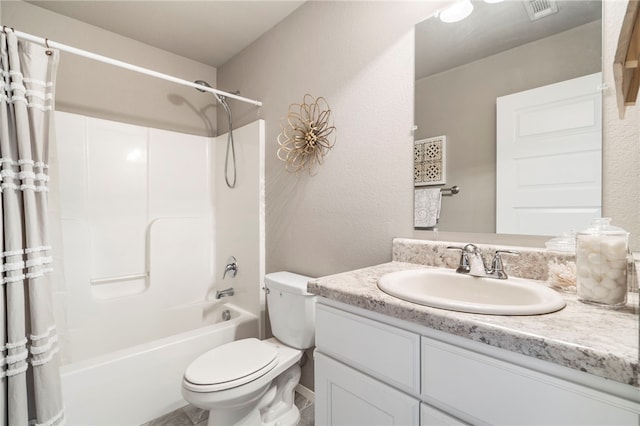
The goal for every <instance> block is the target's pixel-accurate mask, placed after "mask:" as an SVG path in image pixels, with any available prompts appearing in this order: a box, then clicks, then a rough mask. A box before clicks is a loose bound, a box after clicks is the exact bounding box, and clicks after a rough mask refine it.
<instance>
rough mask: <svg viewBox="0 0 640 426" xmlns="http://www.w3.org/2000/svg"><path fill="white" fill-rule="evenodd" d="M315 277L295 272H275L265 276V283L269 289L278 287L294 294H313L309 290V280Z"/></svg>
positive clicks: (277, 288)
mask: <svg viewBox="0 0 640 426" xmlns="http://www.w3.org/2000/svg"><path fill="white" fill-rule="evenodd" d="M312 279H313V278H311V277H307V276H304V275H299V274H294V273H293V272H286V271H282V272H273V273H271V274H267V275H265V276H264V285H265V287H267V288H268V289H276V290H280V291H286V292H288V293H294V294H304V295H312V294H311V293H309V292H307V282H308V281H309V280H312Z"/></svg>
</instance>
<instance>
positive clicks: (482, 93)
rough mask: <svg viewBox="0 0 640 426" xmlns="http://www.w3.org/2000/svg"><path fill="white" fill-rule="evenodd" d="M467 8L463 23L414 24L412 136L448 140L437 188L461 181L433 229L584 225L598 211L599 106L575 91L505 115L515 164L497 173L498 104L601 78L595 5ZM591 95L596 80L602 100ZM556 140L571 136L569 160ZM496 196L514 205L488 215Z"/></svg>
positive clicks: (547, 229) (536, 229) (550, 231)
mask: <svg viewBox="0 0 640 426" xmlns="http://www.w3.org/2000/svg"><path fill="white" fill-rule="evenodd" d="M472 3H473V5H474V10H473V12H472V13H471V15H470V16H468V17H467V18H465V19H464V20H462V21H459V22H456V23H444V22H442V21H440V20H439V19H438V18H437V17H432V18H429V19H428V20H426V21H424V22H422V23H420V24H418V25H417V26H416V31H415V34H416V85H415V122H416V125H417V130H416V132H415V135H414V138H415V139H416V140H418V139H426V138H429V137H433V136H437V135H446V137H447V143H448V155H447V165H446V166H447V182H446V185H448V186H451V185H454V184H455V185H458V186H459V187H460V193H459V194H457V195H455V196H452V197H443V198H442V206H441V212H440V219H439V223H438V226H437V229H439V230H442V231H455V232H481V233H495V232H499V233H510V234H532V235H557V234H559V233H560V232H562V231H569V229H571V228H573V229H580V228H581V227H582V222H585V223H584V225H585V227H586V225H587V224H588V223H589V221H590V218H591V217H592V216H598V217H599V216H600V203H601V199H600V184H601V172H600V159H599V158H600V157H599V156H600V144H601V142H600V141H601V108H600V107H599V106H598V105H596V104H593V103H590V102H591V101H590V100H589V101H585V99H584V97H583V98H580V99H578V101H577V103H575V104H571V103H567V101H566V100H562V99H559V98H558V99H555V100H553V101H551V102H552V103H551V104H546V105H544V106H537V107H536V106H529V107H528V108H529V109H528V110H526V111H528V112H527V114H522V112H523V111H525V109H523V108H524V107H521V106H520V107H516V110H515V112H514V111H513V110H512V111H510V112H509V113H508V114H511V116H510V119H509V125H508V126H510V129H511V130H508V131H510V132H511V135H517V136H518V138H515V139H516V141H515V142H514V143H515V144H516V146H517V147H518V153H516V154H514V155H516V156H515V157H513V156H512V157H511V158H510V161H512V162H514V161H515V162H516V163H519V166H518V167H519V168H518V169H517V170H515V171H514V170H512V169H509V167H511V166H506V169H507V170H511V171H510V173H509V174H504V172H498V171H497V170H499V169H501V167H500V166H502V169H505V167H504V165H503V164H502V161H503V159H504V158H505V157H504V155H502V154H501V155H499V154H498V152H497V148H496V140H497V137H498V133H499V132H498V129H497V124H496V122H497V99H498V98H502V97H506V96H508V95H512V94H515V93H519V92H523V91H529V90H531V89H535V88H540V87H543V86H548V85H552V84H559V83H560V82H565V81H568V80H571V81H573V80H574V79H577V78H578V77H583V76H587V75H592V74H595V73H599V72H600V71H601V68H602V50H601V49H602V48H601V45H602V43H601V40H602V20H601V17H602V4H601V2H599V1H558V2H557V9H558V11H557V12H556V13H553V14H550V15H548V16H545V17H542V18H539V19H536V20H531V18H530V16H529V14H528V13H527V9H526V8H525V6H524V4H523V3H522V2H516V1H505V2H502V3H496V4H488V3H485V2H484V1H477V2H476V1H473V2H472ZM592 78H594V77H592ZM595 78H599V77H595ZM590 81H592V80H590ZM553 87H555V86H553ZM599 91H600V88H599V84H595V85H594V87H593V89H592V93H590V94H589V95H588V96H590V97H591V98H593V97H596V98H599V97H601V94H600V92H599ZM552 92H556V91H554V90H552ZM574 97H575V96H574ZM583 101H585V102H583ZM572 105H573V106H572ZM589 106H590V107H591V109H589ZM518 108H520V109H518ZM536 108H537V109H536ZM551 110H553V112H552V113H550V111H551ZM545 112H546V115H545ZM577 113H581V114H582V115H580V116H576V115H575V114H577ZM565 114H566V115H565ZM536 118H537V119H538V120H539V121H538V122H536V121H535V119H536ZM527 126H529V127H527ZM594 132H595V133H596V134H595V135H594ZM560 137H564V138H565V139H568V140H569V142H567V141H566V140H565V142H567V143H568V145H567V146H569V145H570V146H571V148H570V149H571V152H572V153H571V155H570V156H569V157H567V156H565V157H563V155H565V154H567V153H568V151H566V150H567V149H569V148H566V147H564V148H559V146H560V142H559V139H558V138H560ZM594 137H595V138H597V140H595V139H594ZM581 142H584V143H581ZM563 143H564V142H563ZM568 164H571V165H572V166H574V169H568V168H567V165H568ZM498 173H500V174H498ZM514 186H515V187H516V189H517V190H516V192H513V187H514ZM560 186H562V188H560ZM505 187H508V188H507V189H505ZM587 187H589V191H591V192H590V193H589V194H587V195H585V194H586V192H585V191H586V189H585V188H587ZM508 190H511V191H512V192H511V193H508ZM545 193H546V194H545ZM594 194H595V195H594ZM505 196H506V197H507V198H511V199H512V201H513V202H511V204H510V205H509V207H508V209H509V213H508V214H507V213H505V211H504V210H503V209H502V208H501V210H500V212H499V213H497V207H496V203H500V204H501V205H505V201H504V198H505ZM559 201H562V203H559ZM505 214H506V216H508V220H507V221H506V222H505V220H504V218H505V217H506V216H505ZM497 221H499V222H500V223H499V224H498V226H496V223H497Z"/></svg>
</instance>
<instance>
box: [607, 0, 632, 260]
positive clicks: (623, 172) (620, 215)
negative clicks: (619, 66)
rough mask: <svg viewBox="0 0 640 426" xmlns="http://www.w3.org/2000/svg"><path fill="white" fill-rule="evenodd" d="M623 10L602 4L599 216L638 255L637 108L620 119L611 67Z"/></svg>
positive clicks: (614, 4)
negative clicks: (626, 235) (623, 234)
mask: <svg viewBox="0 0 640 426" xmlns="http://www.w3.org/2000/svg"><path fill="white" fill-rule="evenodd" d="M626 8H627V2H626V1H606V2H605V4H604V14H603V17H604V27H603V28H604V31H603V33H604V37H603V47H604V64H606V66H605V67H604V81H605V83H606V84H607V85H608V87H609V88H608V89H607V90H605V92H604V97H603V104H602V110H603V120H602V127H603V131H604V139H603V150H602V157H603V158H602V159H603V168H602V175H603V181H602V184H603V185H602V193H603V194H602V202H603V211H602V213H603V216H605V217H611V218H612V219H613V224H615V225H617V226H620V227H621V228H624V229H626V230H627V231H629V232H631V241H630V246H631V249H632V250H635V251H640V108H638V106H634V107H627V110H626V113H625V118H624V120H621V119H620V117H619V115H618V109H617V106H616V95H615V90H614V87H615V82H614V81H613V67H612V64H613V60H614V54H615V51H616V46H617V44H618V35H619V34H620V27H621V25H622V18H623V17H624V14H625V11H626Z"/></svg>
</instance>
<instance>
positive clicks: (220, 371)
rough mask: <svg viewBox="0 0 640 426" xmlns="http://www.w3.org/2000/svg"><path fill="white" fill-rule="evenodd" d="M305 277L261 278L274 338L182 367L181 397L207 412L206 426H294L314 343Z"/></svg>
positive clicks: (234, 345) (233, 345) (223, 349)
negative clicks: (306, 356)
mask: <svg viewBox="0 0 640 426" xmlns="http://www.w3.org/2000/svg"><path fill="white" fill-rule="evenodd" d="M310 279H311V278H309V277H305V276H303V275H298V274H294V273H291V272H275V273H272V274H267V275H266V276H265V278H264V283H265V291H266V293H267V306H268V308H269V309H268V310H269V320H270V321H271V330H272V332H273V335H274V336H275V337H273V338H270V339H267V340H258V339H254V338H250V339H242V340H236V341H234V342H230V343H227V344H224V345H222V346H219V347H217V348H215V349H212V350H210V351H209V352H206V353H204V354H202V355H200V356H199V357H198V358H196V359H195V360H194V361H193V362H192V363H191V364H189V366H188V367H187V368H186V370H185V372H184V376H183V380H182V396H183V397H184V399H185V400H186V401H187V402H189V403H191V404H193V405H195V406H196V407H199V408H202V409H206V410H209V423H208V425H209V426H219V425H224V426H227V425H269V426H271V425H274V426H275V425H279V426H286V425H295V424H296V423H297V422H298V420H299V419H300V412H299V411H298V408H297V407H296V406H295V404H294V403H293V400H294V390H295V387H296V385H297V384H298V382H299V380H300V366H299V364H298V361H300V359H301V357H302V354H303V352H304V350H305V349H308V348H311V347H313V346H314V344H315V330H314V327H315V301H316V296H314V295H313V294H311V293H308V292H307V282H308V281H309V280H310Z"/></svg>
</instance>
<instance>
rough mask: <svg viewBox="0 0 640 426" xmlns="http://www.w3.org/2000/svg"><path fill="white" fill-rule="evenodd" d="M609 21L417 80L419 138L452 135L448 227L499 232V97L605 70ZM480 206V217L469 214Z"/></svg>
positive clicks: (444, 217)
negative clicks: (604, 35)
mask: <svg viewBox="0 0 640 426" xmlns="http://www.w3.org/2000/svg"><path fill="white" fill-rule="evenodd" d="M601 25H602V23H601V21H597V22H592V23H589V24H586V25H582V26H580V27H577V28H574V29H572V30H569V31H566V32H563V33H560V34H556V35H554V36H552V37H548V38H545V39H542V40H538V41H536V42H533V43H528V44H525V45H523V46H519V47H517V48H514V49H510V50H507V51H505V52H501V53H499V54H497V55H493V56H490V57H487V58H484V59H481V60H479V61H475V62H472V63H469V64H466V65H463V66H460V67H457V68H454V69H452V70H449V71H445V72H442V73H439V74H436V75H433V76H430V77H426V78H423V79H420V80H418V81H416V102H415V120H416V125H417V126H418V130H417V131H416V139H424V138H428V137H433V136H438V135H447V148H448V150H447V184H448V185H449V186H450V185H458V186H460V188H461V189H462V191H461V192H460V193H459V194H457V195H455V196H453V197H445V198H443V204H442V210H441V216H440V224H439V226H438V228H439V229H440V230H444V231H457V232H490V233H492V232H495V228H496V227H495V214H496V213H495V212H496V210H495V203H496V193H495V186H496V182H495V180H496V163H495V158H496V148H495V140H496V98H497V97H499V96H504V95H508V94H511V93H515V92H520V91H523V90H527V89H532V88H535V87H539V86H544V85H547V84H551V83H556V82H559V81H563V80H568V79H571V78H575V77H580V76H583V75H587V74H592V73H594V72H599V71H600V70H601V54H602V52H601V51H602V49H601V31H600V28H601ZM469 206H473V214H469Z"/></svg>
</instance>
